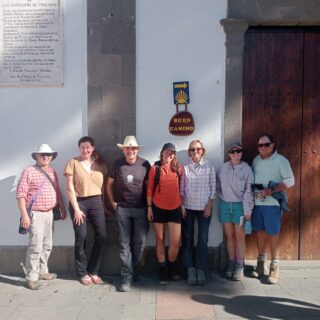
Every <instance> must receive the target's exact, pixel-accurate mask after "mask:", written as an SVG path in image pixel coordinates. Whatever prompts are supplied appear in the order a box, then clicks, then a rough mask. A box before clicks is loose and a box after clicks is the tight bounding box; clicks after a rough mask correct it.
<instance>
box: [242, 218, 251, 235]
mask: <svg viewBox="0 0 320 320" xmlns="http://www.w3.org/2000/svg"><path fill="white" fill-rule="evenodd" d="M244 232H245V234H251V233H252V226H251V221H250V220H246V222H245V223H244Z"/></svg>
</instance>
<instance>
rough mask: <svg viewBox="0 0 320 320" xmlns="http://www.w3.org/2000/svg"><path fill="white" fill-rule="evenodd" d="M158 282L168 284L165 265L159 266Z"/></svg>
mask: <svg viewBox="0 0 320 320" xmlns="http://www.w3.org/2000/svg"><path fill="white" fill-rule="evenodd" d="M159 284H160V285H166V284H168V269H167V267H166V266H161V267H160V268H159Z"/></svg>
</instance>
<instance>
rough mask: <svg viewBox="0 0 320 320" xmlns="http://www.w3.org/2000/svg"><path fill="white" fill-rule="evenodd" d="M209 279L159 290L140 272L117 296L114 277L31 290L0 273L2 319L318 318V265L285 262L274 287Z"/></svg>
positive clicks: (63, 279)
mask: <svg viewBox="0 0 320 320" xmlns="http://www.w3.org/2000/svg"><path fill="white" fill-rule="evenodd" d="M208 278H209V281H208V284H207V285H206V286H203V287H199V286H193V287H190V286H188V285H187V284H186V281H183V280H181V281H178V282H171V283H169V285H168V286H159V285H158V284H157V278H156V275H154V274H144V275H143V276H142V279H141V281H140V282H139V283H138V284H137V285H134V287H133V288H132V290H131V291H130V292H127V293H120V292H117V291H116V287H117V285H118V284H119V280H118V278H117V277H104V280H105V281H106V284H103V285H94V286H90V287H84V286H82V285H81V284H80V283H79V282H77V281H76V280H75V278H74V277H73V276H62V275H61V276H60V277H59V278H58V279H56V280H54V281H53V282H47V283H46V284H45V285H44V286H43V288H42V289H41V290H39V291H31V290H28V289H26V288H25V287H24V281H23V279H22V278H21V277H17V276H9V275H0V319H1V320H4V319H10V320H20V319H21V320H29V319H30V320H31V319H32V320H40V319H41V320H47V319H48V320H96V319H108V320H109V319H110V320H117V319H119V320H151V319H157V320H158V319H159V320H160V319H172V320H173V319H190V320H191V319H194V320H195V319H197V320H209V319H210V320H212V319H225V320H227V319H295V320H298V319H303V320H309V319H314V320H316V319H317V320H319V319H320V261H303V262H301V261H299V262H292V261H291V262H283V263H282V268H281V281H280V283H279V284H278V285H268V284H266V283H264V281H262V282H261V281H259V280H257V279H252V278H249V277H245V278H244V280H243V281H241V282H233V281H228V280H226V279H224V278H223V277H222V276H221V275H219V274H216V273H210V274H209V277H208ZM43 283H44V282H43Z"/></svg>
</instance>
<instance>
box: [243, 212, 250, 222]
mask: <svg viewBox="0 0 320 320" xmlns="http://www.w3.org/2000/svg"><path fill="white" fill-rule="evenodd" d="M244 219H245V220H246V221H250V220H251V213H245V214H244Z"/></svg>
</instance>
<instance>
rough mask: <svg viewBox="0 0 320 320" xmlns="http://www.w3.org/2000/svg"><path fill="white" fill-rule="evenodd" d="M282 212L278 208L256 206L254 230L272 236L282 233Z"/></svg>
mask: <svg viewBox="0 0 320 320" xmlns="http://www.w3.org/2000/svg"><path fill="white" fill-rule="evenodd" d="M281 218H282V215H281V210H280V207H278V206H255V207H254V208H253V211H252V216H251V224H252V229H253V230H256V231H265V232H266V233H267V234H268V235H270V236H275V235H278V234H279V233H280V227H281Z"/></svg>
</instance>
